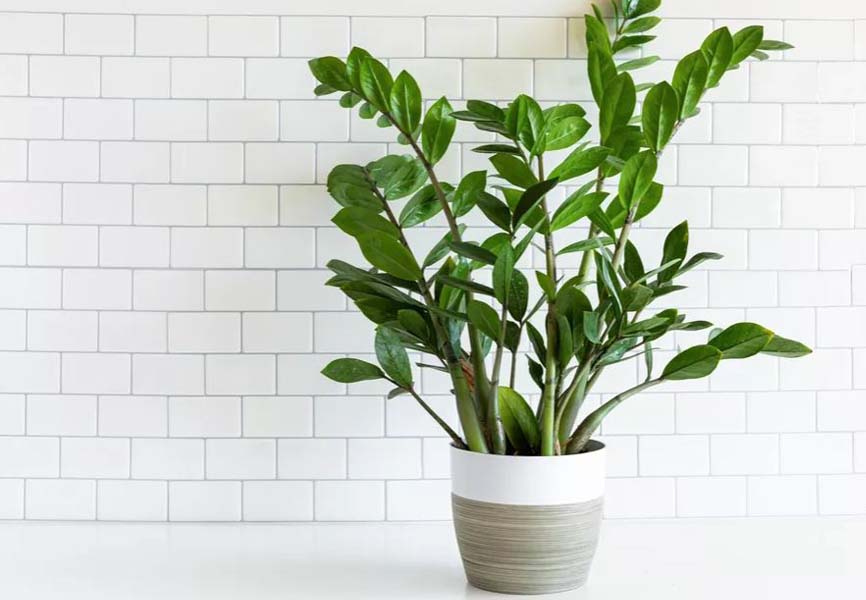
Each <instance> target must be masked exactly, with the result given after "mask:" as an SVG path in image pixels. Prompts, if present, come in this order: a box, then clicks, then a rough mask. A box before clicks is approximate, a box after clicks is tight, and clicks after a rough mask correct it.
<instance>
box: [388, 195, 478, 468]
mask: <svg viewBox="0 0 866 600" xmlns="http://www.w3.org/2000/svg"><path fill="white" fill-rule="evenodd" d="M376 195H377V196H379V199H380V200H381V202H382V206H383V207H384V209H385V214H386V215H388V220H389V221H391V224H392V225H394V227H396V228H397V232H398V234H399V239H400V243H401V244H403V246H404V247H405V248H406V249H407V250H409V251H410V252H411V249H410V247H409V242H408V241H407V240H406V236H405V235H404V234H403V227H402V226H401V225H400V222H399V220H398V219H397V217H396V216H395V215H394V211H392V210H391V207H390V206H389V205H388V202H387V200H385V198H383V197H382V195H381V194H379V192H378V190H376ZM416 283H417V284H418V288H419V289H420V290H421V296H422V297H423V298H424V304H426V305H427V307H428V309H429V308H432V307H434V306H435V305H436V301H435V300H434V298H433V294H431V293H430V287H429V286H428V285H427V281H426V280H425V279H424V276H423V275H422V276H421V277H420V278H419V279H418V280H417V281H416ZM429 312H430V320H431V322H432V323H433V330H434V332H435V333H436V339H437V340H438V341H439V351H440V352H442V354H443V356H444V358H445V364H446V365H447V366H448V372H449V373H450V374H451V382H452V383H453V384H454V393H455V396H456V401H457V414H458V415H459V417H460V425H461V426H462V427H463V432H464V434H465V435H466V442H467V444H468V446H469V449H470V450H473V451H475V452H487V440H486V439H485V436H484V431H483V430H482V428H481V423H480V421H479V419H478V413H477V412H476V410H475V402H474V400H473V398H472V394H471V392H470V390H469V385H468V383H467V382H466V376H465V375H464V374H463V369H462V367H461V366H460V361H459V360H458V359H457V356H456V355H455V354H454V348H452V347H451V342H450V341H449V339H448V332H447V331H446V330H445V327H444V326H443V325H442V322H441V321H440V320H439V316H438V315H437V314H436V313H435V312H433V311H432V310H430V311H429ZM458 379H459V381H458ZM464 388H465V390H464ZM410 393H412V394H413V395H414V396H415V399H416V400H418V401H419V402H420V403H421V405H422V407H423V408H424V409H425V410H426V411H427V412H428V413H430V415H431V416H432V417H433V418H434V419H436V421H437V422H438V423H439V424H440V425H442V426H443V427H444V428H445V430H446V432H447V433H448V435H450V436H451V437H452V439H453V438H454V435H456V434H454V432H453V430H451V429H450V428H449V427H448V426H447V424H446V425H443V423H444V421H443V420H442V419H440V418H439V416H438V415H436V413H435V412H433V410H432V409H431V408H430V407H429V406H428V405H427V404H425V403H424V401H423V400H421V398H420V397H419V396H418V395H417V394H415V393H414V391H412V392H410ZM452 434H453V435H452ZM457 440H459V441H460V442H461V443H462V440H460V437H459V436H457ZM455 443H456V442H455Z"/></svg>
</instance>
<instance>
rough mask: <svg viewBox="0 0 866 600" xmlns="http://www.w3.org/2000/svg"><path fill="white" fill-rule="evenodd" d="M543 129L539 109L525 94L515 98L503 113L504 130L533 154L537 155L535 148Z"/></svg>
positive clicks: (542, 120)
mask: <svg viewBox="0 0 866 600" xmlns="http://www.w3.org/2000/svg"><path fill="white" fill-rule="evenodd" d="M543 127H544V115H543V114H542V112H541V107H540V106H539V105H538V102H536V101H535V100H534V99H533V98H530V97H529V96H527V95H526V94H521V95H519V96H518V97H517V98H515V99H514V101H513V102H512V103H511V104H510V105H509V106H508V109H507V110H506V111H505V128H506V129H507V130H508V132H509V133H510V135H511V138H512V139H516V140H520V143H521V144H523V146H524V147H525V148H526V149H528V150H530V151H532V152H533V153H534V154H537V153H538V152H536V151H535V147H536V144H537V143H539V141H541V133H542V129H543ZM543 150H544V148H541V151H543Z"/></svg>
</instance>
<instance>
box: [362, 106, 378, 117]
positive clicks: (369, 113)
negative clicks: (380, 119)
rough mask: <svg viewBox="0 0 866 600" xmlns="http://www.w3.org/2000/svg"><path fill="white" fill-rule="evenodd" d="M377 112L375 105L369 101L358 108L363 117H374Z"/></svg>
mask: <svg viewBox="0 0 866 600" xmlns="http://www.w3.org/2000/svg"><path fill="white" fill-rule="evenodd" d="M377 112H378V111H377V110H376V107H375V106H373V105H372V104H370V103H369V102H364V104H362V105H361V108H359V109H358V116H359V117H361V118H362V119H372V118H373V117H375V116H376V113H377Z"/></svg>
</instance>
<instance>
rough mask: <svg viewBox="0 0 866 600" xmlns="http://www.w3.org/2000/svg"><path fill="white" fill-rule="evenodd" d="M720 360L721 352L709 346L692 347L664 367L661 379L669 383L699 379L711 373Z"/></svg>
mask: <svg viewBox="0 0 866 600" xmlns="http://www.w3.org/2000/svg"><path fill="white" fill-rule="evenodd" d="M720 360H722V352H721V350H719V349H718V348H716V347H714V346H709V345H703V346H692V347H691V348H689V349H688V350H684V351H682V352H680V353H679V354H677V355H676V356H675V357H673V358H672V359H671V361H670V362H669V363H668V364H666V365H665V368H664V370H663V371H662V374H661V378H662V379H667V380H669V381H679V380H682V379H700V378H701V377H706V376H707V375H709V374H710V373H712V372H713V371H714V370H715V369H716V367H717V366H718V365H719V361H720Z"/></svg>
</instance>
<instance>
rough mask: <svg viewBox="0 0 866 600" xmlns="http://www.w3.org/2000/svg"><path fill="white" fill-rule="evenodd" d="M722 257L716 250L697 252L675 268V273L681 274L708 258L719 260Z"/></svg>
mask: <svg viewBox="0 0 866 600" xmlns="http://www.w3.org/2000/svg"><path fill="white" fill-rule="evenodd" d="M722 258H724V256H722V255H721V254H719V253H717V252H698V253H697V254H695V255H694V256H693V257H691V258H690V259H689V260H687V261H686V262H685V263H683V266H681V267H680V268H679V269H678V270H677V275H682V274H683V273H686V272H687V271H691V270H692V269H694V268H695V267H697V266H698V265H700V264H701V263H704V262H706V261H708V260H721V259H722Z"/></svg>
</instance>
